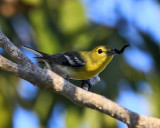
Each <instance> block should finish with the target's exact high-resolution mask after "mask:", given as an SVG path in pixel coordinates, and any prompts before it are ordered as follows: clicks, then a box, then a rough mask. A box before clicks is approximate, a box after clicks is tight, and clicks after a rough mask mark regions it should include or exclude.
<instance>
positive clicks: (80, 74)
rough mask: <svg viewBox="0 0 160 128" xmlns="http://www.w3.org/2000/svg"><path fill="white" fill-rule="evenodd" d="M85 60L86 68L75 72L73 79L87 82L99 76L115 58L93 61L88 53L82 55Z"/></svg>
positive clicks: (108, 57) (109, 57)
mask: <svg viewBox="0 0 160 128" xmlns="http://www.w3.org/2000/svg"><path fill="white" fill-rule="evenodd" d="M81 54H82V55H84V56H83V58H84V59H85V62H86V64H85V66H84V67H81V68H79V69H76V70H74V71H73V76H72V77H73V79H78V80H86V79H90V78H91V77H93V76H95V75H97V74H99V73H100V72H101V71H103V70H104V68H105V67H106V66H107V64H108V63H109V62H110V61H111V60H112V58H113V56H104V57H102V58H101V59H93V58H91V55H87V54H90V53H88V52H84V53H81Z"/></svg>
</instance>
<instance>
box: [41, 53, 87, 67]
mask: <svg viewBox="0 0 160 128" xmlns="http://www.w3.org/2000/svg"><path fill="white" fill-rule="evenodd" d="M38 58H43V59H45V60H46V61H47V62H49V63H55V64H60V65H65V66H69V67H82V66H84V65H85V61H84V60H83V59H82V58H81V56H80V55H79V54H78V53H77V52H64V53H58V54H54V55H48V56H43V57H38Z"/></svg>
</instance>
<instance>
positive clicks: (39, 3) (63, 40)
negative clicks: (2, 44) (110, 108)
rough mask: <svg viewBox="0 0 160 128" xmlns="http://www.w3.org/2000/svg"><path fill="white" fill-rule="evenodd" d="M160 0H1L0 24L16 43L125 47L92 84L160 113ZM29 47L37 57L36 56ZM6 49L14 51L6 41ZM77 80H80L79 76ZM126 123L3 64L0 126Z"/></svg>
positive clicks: (51, 47)
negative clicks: (15, 73) (39, 84)
mask: <svg viewBox="0 0 160 128" xmlns="http://www.w3.org/2000/svg"><path fill="white" fill-rule="evenodd" d="M159 28H160V1H158V0H141V1H137V0H125V1H119V0H101V1H99V0H1V1H0V29H1V31H2V32H3V33H4V34H5V35H6V36H7V37H8V38H9V39H10V40H11V41H12V42H14V44H15V45H16V46H18V47H19V48H21V46H22V45H25V46H29V47H32V48H34V49H37V50H40V51H43V52H46V53H49V54H54V53H58V52H63V51H72V50H89V49H92V48H94V47H96V46H97V45H110V46H112V47H115V48H119V49H120V48H121V47H122V46H123V45H124V44H126V43H129V44H130V45H131V46H130V48H127V49H126V51H125V53H124V54H123V55H119V56H116V57H114V59H113V60H112V62H111V63H110V64H109V65H108V67H107V68H106V69H105V70H104V71H103V72H102V73H101V74H100V77H101V82H100V83H98V84H97V85H96V86H94V87H93V88H92V89H91V91H92V92H95V93H98V94H101V95H104V96H106V97H107V98H109V99H111V100H113V101H115V102H118V103H119V104H121V105H122V106H124V107H126V108H129V109H131V110H132V111H135V112H138V113H140V114H145V115H150V116H155V117H157V118H160V111H159V110H160V102H159V97H160V93H159V92H160V29H159ZM22 51H23V52H24V53H25V54H26V56H28V57H29V58H30V59H31V60H32V61H33V62H34V63H36V64H37V61H36V60H34V59H33V57H34V56H35V55H34V54H32V53H31V52H28V51H26V50H24V49H22ZM0 54H2V55H3V56H5V57H7V58H9V59H11V58H10V57H9V56H8V55H7V54H6V53H5V52H4V51H3V49H1V48H0ZM73 83H75V84H76V85H80V83H79V82H75V81H73ZM9 127H13V128H45V127H48V128H116V127H119V128H125V127H126V126H125V125H124V124H123V123H121V122H119V121H116V120H115V119H113V118H111V117H109V116H107V115H104V114H102V113H100V112H97V111H94V110H91V109H88V108H84V107H79V106H77V105H75V104H73V103H72V102H71V101H69V100H68V99H66V98H65V97H62V96H60V95H57V94H55V93H54V92H51V91H48V90H41V89H38V88H37V87H35V86H33V85H31V84H30V83H28V82H26V81H24V80H22V79H20V78H17V77H15V76H13V75H12V74H9V73H7V72H4V71H2V70H0V128H9Z"/></svg>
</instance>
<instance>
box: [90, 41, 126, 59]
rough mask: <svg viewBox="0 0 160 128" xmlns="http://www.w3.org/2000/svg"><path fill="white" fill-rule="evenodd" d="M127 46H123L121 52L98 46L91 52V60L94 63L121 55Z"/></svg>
mask: <svg viewBox="0 0 160 128" xmlns="http://www.w3.org/2000/svg"><path fill="white" fill-rule="evenodd" d="M128 46H129V45H128V44H127V45H124V46H123V47H122V49H121V50H117V49H115V48H111V47H109V46H105V45H104V46H98V47H96V48H94V49H93V50H92V51H91V58H92V59H93V60H95V61H97V60H103V59H107V58H112V57H113V56H114V55H117V54H121V53H123V51H124V50H125V48H126V47H128Z"/></svg>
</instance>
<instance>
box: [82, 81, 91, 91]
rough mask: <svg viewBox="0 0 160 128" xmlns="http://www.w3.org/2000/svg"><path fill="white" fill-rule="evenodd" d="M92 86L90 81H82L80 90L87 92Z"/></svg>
mask: <svg viewBox="0 0 160 128" xmlns="http://www.w3.org/2000/svg"><path fill="white" fill-rule="evenodd" d="M92 86H93V85H92V84H91V82H90V79H89V80H82V85H81V88H83V89H84V90H87V91H89V90H90V89H91V87H92Z"/></svg>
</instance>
